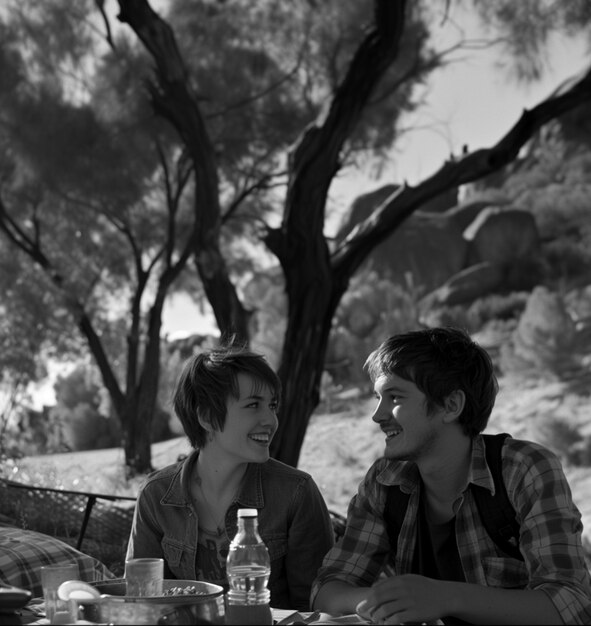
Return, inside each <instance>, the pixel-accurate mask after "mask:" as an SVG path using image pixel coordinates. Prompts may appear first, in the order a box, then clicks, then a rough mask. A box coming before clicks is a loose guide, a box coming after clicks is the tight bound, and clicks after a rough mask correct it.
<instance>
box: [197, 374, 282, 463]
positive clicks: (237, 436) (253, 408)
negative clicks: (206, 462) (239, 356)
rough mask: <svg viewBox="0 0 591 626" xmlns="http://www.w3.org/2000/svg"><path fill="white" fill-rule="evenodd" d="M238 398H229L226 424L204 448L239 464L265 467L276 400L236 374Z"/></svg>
mask: <svg viewBox="0 0 591 626" xmlns="http://www.w3.org/2000/svg"><path fill="white" fill-rule="evenodd" d="M238 388H239V392H240V393H239V397H238V398H235V397H234V396H231V395H230V396H229V397H228V402H227V412H226V421H225V425H224V429H223V430H222V431H218V430H214V431H211V434H212V439H211V440H210V442H209V443H208V444H207V447H208V448H209V447H211V448H216V449H217V450H218V451H219V453H220V454H224V455H229V456H234V457H236V460H238V461H239V462H242V463H244V462H246V463H264V462H265V461H267V460H268V459H269V446H270V444H271V440H272V439H273V435H274V434H275V432H276V431H277V426H278V420H277V402H278V401H277V397H276V396H275V395H274V393H273V392H272V391H271V389H270V388H269V387H267V386H265V385H261V384H260V383H259V382H258V381H256V380H254V379H253V378H252V377H251V376H250V375H248V374H238Z"/></svg>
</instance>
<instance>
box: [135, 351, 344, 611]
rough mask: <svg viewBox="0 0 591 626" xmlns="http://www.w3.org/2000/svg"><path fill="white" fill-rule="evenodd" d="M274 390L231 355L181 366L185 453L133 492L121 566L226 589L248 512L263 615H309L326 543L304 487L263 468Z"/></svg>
mask: <svg viewBox="0 0 591 626" xmlns="http://www.w3.org/2000/svg"><path fill="white" fill-rule="evenodd" d="M280 388H281V385H280V382H279V378H278V377H277V374H276V373H275V372H274V371H273V370H272V369H271V367H270V366H269V365H268V363H267V361H266V360H265V359H264V358H263V357H262V356H261V355H259V354H255V353H252V352H249V351H247V350H244V349H241V348H239V347H232V346H227V347H220V348H218V349H215V350H211V351H209V352H204V353H202V354H198V355H195V356H193V357H191V358H190V359H189V360H188V361H187V362H186V363H185V366H184V368H183V371H182V373H181V375H180V378H179V381H178V383H177V387H176V390H175V394H174V408H175V411H176V413H177V415H178V416H179V418H180V420H181V422H182V424H183V428H184V430H185V433H186V434H187V436H188V438H189V441H190V443H191V446H192V447H193V448H194V451H193V452H192V453H191V454H190V455H189V456H188V457H187V458H186V459H185V460H184V461H181V462H179V463H177V464H174V465H171V466H169V467H166V468H164V469H162V470H159V471H157V472H155V473H153V474H152V475H151V476H149V477H148V479H147V480H146V482H145V484H144V485H143V486H142V488H141V490H140V493H139V496H138V501H137V506H136V511H135V517H134V521H133V526H132V530H131V536H130V540H129V546H128V551H127V558H128V559H130V558H138V557H161V558H164V563H165V568H164V571H165V578H178V579H189V580H204V581H209V582H212V583H216V584H219V585H222V586H224V587H227V580H226V556H227V554H228V547H229V544H230V541H231V540H232V538H233V537H234V534H235V533H236V529H237V527H236V514H237V510H238V509H239V508H241V507H242V508H256V509H258V518H259V532H260V535H261V537H262V539H263V541H264V542H265V544H266V546H267V548H268V550H269V556H270V557H271V576H270V579H269V590H270V591H271V605H272V606H273V607H276V608H285V609H298V610H304V611H307V610H308V609H309V605H308V603H309V599H310V590H311V586H312V581H313V580H314V577H315V576H316V573H317V572H318V568H319V567H320V565H321V563H322V557H323V556H324V555H325V554H326V552H327V551H328V550H329V549H330V548H331V547H332V545H333V538H334V534H333V529H332V524H331V521H330V516H329V514H328V510H327V508H326V504H325V502H324V499H323V498H322V495H321V494H320V491H319V489H318V486H317V485H316V483H315V482H314V480H313V479H312V477H311V476H310V475H309V474H306V473H304V472H302V471H300V470H297V469H294V468H293V467H289V466H288V465H284V464H283V463H280V462H279V461H276V460H274V459H270V458H269V445H270V444H271V440H272V439H273V435H274V434H275V432H276V431H277V407H278V404H279V396H280V391H281V389H280Z"/></svg>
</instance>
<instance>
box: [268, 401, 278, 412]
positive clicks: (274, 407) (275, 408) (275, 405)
mask: <svg viewBox="0 0 591 626" xmlns="http://www.w3.org/2000/svg"><path fill="white" fill-rule="evenodd" d="M269 408H270V409H271V411H275V412H277V409H278V408H279V403H278V402H271V404H269Z"/></svg>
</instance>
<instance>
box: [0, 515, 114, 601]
mask: <svg viewBox="0 0 591 626" xmlns="http://www.w3.org/2000/svg"><path fill="white" fill-rule="evenodd" d="M60 563H77V564H78V569H79V570H80V577H79V579H80V580H84V581H86V582H95V581H97V580H104V579H110V578H115V575H114V574H113V573H112V572H111V571H109V569H108V568H107V567H106V566H105V565H104V564H103V563H101V562H100V561H99V560H98V559H95V558H94V557H92V556H89V555H88V554H84V553H83V552H80V551H79V550H76V548H74V547H72V546H69V545H68V544H67V543H64V542H63V541H60V540H59V539H56V538H55V537H51V536H49V535H44V534H43V533H38V532H35V531H33V530H23V529H21V528H14V527H12V528H11V527H7V526H0V580H2V581H4V582H5V583H8V584H9V585H14V586H15V587H21V588H22V589H28V590H29V591H31V592H32V593H33V596H39V597H40V596H42V595H43V589H42V587H41V572H40V568H41V567H42V566H43V565H52V564H60Z"/></svg>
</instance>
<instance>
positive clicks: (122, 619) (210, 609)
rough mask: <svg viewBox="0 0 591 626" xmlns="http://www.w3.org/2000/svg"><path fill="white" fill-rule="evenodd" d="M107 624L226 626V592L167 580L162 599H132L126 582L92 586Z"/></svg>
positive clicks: (117, 580)
mask: <svg viewBox="0 0 591 626" xmlns="http://www.w3.org/2000/svg"><path fill="white" fill-rule="evenodd" d="M91 584H92V585H93V586H94V587H95V588H96V589H97V591H98V592H99V593H100V601H99V607H100V618H101V621H102V622H105V623H107V624H109V623H110V624H171V625H181V624H187V625H189V624H199V625H208V624H223V623H224V621H225V611H224V589H223V587H220V586H219V585H214V584H213V583H207V582H203V581H200V580H176V579H174V580H173V579H164V581H163V584H162V595H160V596H148V597H143V596H141V597H140V596H128V595H126V592H127V585H126V582H125V579H124V578H115V579H113V580H101V581H97V582H94V583H91Z"/></svg>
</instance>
